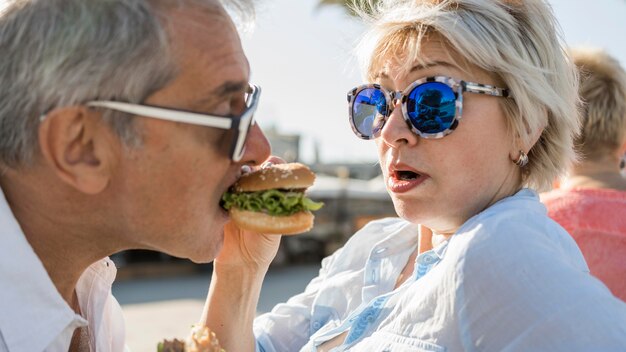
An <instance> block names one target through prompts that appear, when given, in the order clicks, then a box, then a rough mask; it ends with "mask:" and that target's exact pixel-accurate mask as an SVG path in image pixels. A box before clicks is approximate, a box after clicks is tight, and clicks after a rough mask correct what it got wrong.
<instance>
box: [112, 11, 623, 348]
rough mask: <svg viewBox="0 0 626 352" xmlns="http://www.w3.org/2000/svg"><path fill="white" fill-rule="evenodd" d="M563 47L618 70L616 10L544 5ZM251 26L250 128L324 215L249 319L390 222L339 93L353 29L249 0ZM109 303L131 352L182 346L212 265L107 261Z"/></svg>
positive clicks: (298, 241)
mask: <svg viewBox="0 0 626 352" xmlns="http://www.w3.org/2000/svg"><path fill="white" fill-rule="evenodd" d="M549 2H550V3H551V4H552V6H553V10H554V12H555V14H556V17H557V19H558V20H559V22H560V24H561V27H562V29H563V33H564V37H565V38H564V39H565V41H566V43H567V44H568V45H571V46H579V45H587V46H595V47H600V48H603V49H605V50H607V51H608V53H609V54H611V55H613V56H614V57H616V58H617V59H618V60H619V61H620V62H621V64H622V67H626V45H625V44H624V41H623V38H624V37H625V36H626V20H625V18H626V1H625V0H594V1H589V0H550V1H549ZM256 3H257V9H256V10H257V11H256V12H257V20H256V23H255V25H254V28H252V29H251V30H249V31H247V32H246V33H243V34H242V41H243V46H244V49H245V51H246V53H247V55H248V59H249V61H250V65H251V67H252V77H251V80H252V82H253V83H255V84H258V85H260V86H261V87H262V88H263V93H262V97H261V104H260V107H259V110H258V111H257V114H256V118H257V121H258V123H259V124H260V125H261V127H262V128H263V129H264V131H265V132H266V135H267V137H268V139H269V140H270V142H271V144H272V149H273V154H275V155H278V156H280V157H282V158H284V159H285V160H287V161H299V162H303V163H305V164H308V165H310V166H311V168H312V169H313V170H314V171H315V172H316V173H317V175H318V178H317V180H316V183H315V185H314V186H313V187H312V188H311V189H310V190H309V194H310V196H311V198H313V199H315V200H319V201H323V202H324V203H325V204H326V205H325V207H324V208H322V209H321V210H320V211H318V212H317V213H316V219H315V227H314V228H313V230H312V231H311V232H309V233H306V234H302V235H298V236H290V237H284V238H283V241H282V244H281V248H280V251H279V254H278V255H277V257H276V259H275V261H274V263H273V265H272V268H271V269H270V272H269V273H268V277H267V280H266V282H265V283H264V286H263V291H262V295H261V300H260V304H259V308H258V312H259V313H263V312H267V311H269V310H270V309H271V308H272V307H273V306H274V305H275V304H276V303H279V302H281V301H284V300H286V299H287V298H289V297H290V296H291V295H293V294H295V293H298V292H301V291H302V290H303V289H304V287H305V285H306V284H307V283H308V281H309V280H310V279H312V278H313V277H314V276H315V275H316V274H317V270H318V269H319V263H320V260H321V258H323V257H324V256H326V255H328V254H330V253H332V252H333V251H334V250H335V249H337V248H338V247H340V246H341V245H342V244H343V243H344V242H345V240H346V239H347V238H349V236H350V235H351V234H352V233H354V231H356V230H357V229H359V228H360V227H361V226H363V225H364V224H365V223H367V222H368V221H370V220H373V219H376V218H381V217H386V216H395V212H394V209H393V205H392V204H391V201H390V199H389V197H388V195H387V193H386V191H385V186H384V184H383V182H382V179H381V178H380V169H379V166H378V165H377V162H376V150H375V147H374V144H373V142H368V141H362V140H359V139H357V138H356V137H355V136H354V135H353V134H352V131H351V129H350V126H349V125H348V120H347V103H346V92H347V91H348V90H349V89H350V88H352V87H354V86H356V85H359V84H361V83H362V78H361V76H360V73H359V69H358V65H357V63H356V61H355V60H354V58H353V55H352V49H353V48H354V45H355V43H356V42H357V40H358V38H359V36H360V34H361V33H362V32H363V30H364V26H363V25H362V24H361V23H359V21H358V20H356V19H354V18H353V17H352V16H351V15H350V13H349V11H348V10H347V9H346V8H345V7H344V6H343V5H342V4H343V3H344V1H342V0H297V1H294V0H257V1H256ZM112 259H113V260H114V261H115V262H116V264H117V266H118V267H119V271H118V279H117V281H116V284H115V285H114V287H113V294H114V295H115V296H116V297H117V298H118V300H119V301H120V303H121V304H122V306H123V308H124V311H125V314H126V318H127V331H128V344H129V347H130V348H131V349H132V350H133V351H155V350H156V347H155V346H156V342H157V341H159V340H160V339H163V338H172V337H184V336H186V334H187V333H188V331H189V326H190V325H191V324H192V323H194V322H196V320H197V319H198V318H199V316H200V313H201V309H202V305H203V303H204V298H205V296H206V292H207V288H208V284H209V278H210V272H211V265H210V264H206V265H196V264H193V263H191V262H189V261H187V260H182V259H177V258H172V257H169V256H167V255H164V254H161V253H156V252H149V251H127V252H123V253H119V254H117V255H116V256H114V257H113V258H112Z"/></svg>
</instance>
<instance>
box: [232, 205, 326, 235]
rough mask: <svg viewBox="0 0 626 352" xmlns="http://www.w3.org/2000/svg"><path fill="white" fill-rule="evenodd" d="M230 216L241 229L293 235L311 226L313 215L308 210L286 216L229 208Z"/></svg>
mask: <svg viewBox="0 0 626 352" xmlns="http://www.w3.org/2000/svg"><path fill="white" fill-rule="evenodd" d="M229 214H230V218H231V219H232V221H233V222H234V223H235V224H237V226H238V227H239V228H241V229H243V230H248V231H252V232H258V233H264V234H268V235H269V234H283V235H294V234H298V233H302V232H306V231H308V230H310V229H311V228H312V227H313V219H314V218H315V216H314V215H313V214H312V213H311V212H310V211H300V212H297V213H295V214H292V215H288V216H272V215H268V214H265V213H261V212H256V211H247V210H241V209H237V208H231V209H230V211H229Z"/></svg>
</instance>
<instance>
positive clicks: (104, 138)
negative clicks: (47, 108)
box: [39, 106, 118, 194]
mask: <svg viewBox="0 0 626 352" xmlns="http://www.w3.org/2000/svg"><path fill="white" fill-rule="evenodd" d="M111 134H112V133H111V131H110V129H109V128H108V126H107V125H106V124H104V123H102V122H101V119H100V118H98V116H97V113H96V112H93V111H90V110H89V109H87V108H86V107H84V106H70V107H63V108H59V109H55V110H52V111H51V112H50V113H48V114H47V115H46V116H45V118H44V119H43V120H42V121H41V123H40V126H39V146H40V149H41V154H42V155H43V158H44V160H45V161H46V162H47V164H48V165H49V167H51V168H52V169H53V170H54V172H55V173H56V175H57V176H58V177H59V178H60V179H61V180H63V181H64V182H65V183H67V184H68V185H70V186H72V187H74V188H75V189H77V190H79V191H80V192H83V193H86V194H97V193H99V192H101V191H102V190H104V189H105V188H106V186H107V185H108V183H109V180H110V177H111V175H110V173H111V170H112V165H113V163H115V157H116V155H118V154H117V153H116V150H117V147H118V145H116V144H115V142H114V141H117V139H113V138H111V137H112V136H111Z"/></svg>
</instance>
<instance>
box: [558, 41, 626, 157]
mask: <svg viewBox="0 0 626 352" xmlns="http://www.w3.org/2000/svg"><path fill="white" fill-rule="evenodd" d="M570 53H571V55H572V59H573V60H574V64H575V65H576V67H577V68H578V70H579V77H580V78H579V79H580V87H579V90H578V91H579V94H580V97H581V99H582V100H583V109H582V116H581V124H582V130H581V132H580V135H578V137H577V138H576V140H575V146H576V148H577V149H578V151H579V152H580V155H581V157H582V158H583V159H592V160H593V159H596V158H600V157H602V156H604V155H605V154H606V153H613V152H615V151H616V150H618V149H619V148H620V147H621V146H622V144H623V143H624V138H626V72H624V69H623V68H622V67H621V66H620V64H619V62H617V60H615V59H614V58H612V57H611V56H609V55H608V54H607V53H606V52H604V51H603V50H600V49H597V48H574V49H571V50H570Z"/></svg>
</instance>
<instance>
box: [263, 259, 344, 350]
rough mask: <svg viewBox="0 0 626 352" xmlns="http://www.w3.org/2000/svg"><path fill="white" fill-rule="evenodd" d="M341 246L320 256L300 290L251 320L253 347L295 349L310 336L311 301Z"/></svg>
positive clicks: (302, 344) (303, 343)
mask: <svg viewBox="0 0 626 352" xmlns="http://www.w3.org/2000/svg"><path fill="white" fill-rule="evenodd" d="M340 253H341V249H340V250H338V251H337V252H335V253H334V254H333V255H331V256H329V257H326V258H324V260H322V266H321V269H320V271H319V274H318V276H317V277H315V278H314V279H313V280H311V281H310V282H309V284H308V285H307V286H306V288H305V290H304V292H302V293H300V294H297V295H295V296H293V297H291V298H290V299H289V300H287V302H286V303H279V304H277V305H276V306H275V307H274V308H273V309H272V311H271V312H269V313H265V314H263V315H260V316H258V317H257V318H256V319H255V320H254V335H255V337H256V350H257V351H260V352H276V351H299V350H300V349H301V348H302V346H304V345H305V344H306V343H307V342H308V341H309V337H310V336H311V323H310V322H311V314H312V310H313V303H314V301H315V298H316V297H317V294H318V292H319V290H320V287H321V284H322V283H323V282H324V280H325V279H326V277H327V275H328V271H329V268H330V267H331V266H332V264H333V262H334V261H335V258H337V257H338V256H339V255H340Z"/></svg>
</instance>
